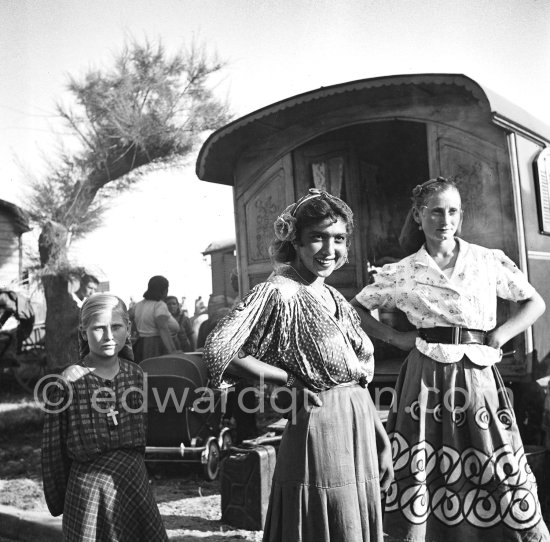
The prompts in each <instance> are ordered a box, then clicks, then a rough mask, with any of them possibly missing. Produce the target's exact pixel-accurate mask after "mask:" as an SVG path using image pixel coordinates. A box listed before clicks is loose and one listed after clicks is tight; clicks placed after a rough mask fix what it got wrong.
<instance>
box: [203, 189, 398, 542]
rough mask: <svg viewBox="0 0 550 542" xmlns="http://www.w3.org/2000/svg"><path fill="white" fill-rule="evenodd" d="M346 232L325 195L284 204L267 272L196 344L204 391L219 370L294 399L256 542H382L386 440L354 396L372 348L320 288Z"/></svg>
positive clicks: (333, 296) (344, 308) (339, 210)
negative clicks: (203, 365)
mask: <svg viewBox="0 0 550 542" xmlns="http://www.w3.org/2000/svg"><path fill="white" fill-rule="evenodd" d="M352 230H353V215H352V212H351V210H350V208H349V207H348V206H347V205H346V204H345V203H344V202H343V201H342V200H341V199H339V198H337V197H334V196H331V195H330V194H328V193H326V192H321V191H318V190H310V193H309V194H307V195H306V196H304V197H303V198H301V199H300V200H298V201H297V202H296V203H293V204H292V205H290V206H289V207H287V209H285V211H284V212H283V213H282V214H281V215H280V216H279V217H278V218H277V220H276V222H275V235H276V240H275V241H274V243H273V244H272V247H271V249H272V250H271V252H272V255H273V259H274V260H275V262H277V264H278V265H277V266H276V268H275V271H274V272H273V273H272V275H271V276H270V277H269V278H268V279H267V281H266V282H263V283H261V284H258V285H257V286H255V287H254V288H253V289H252V290H251V291H250V292H249V294H248V295H247V296H246V297H245V298H244V299H243V300H242V302H241V303H240V304H239V305H237V307H236V308H235V309H234V310H233V311H232V312H231V313H230V314H229V315H227V316H226V317H224V318H223V319H222V320H221V321H220V322H219V323H218V325H217V327H216V328H215V329H214V331H213V332H212V333H211V334H210V335H209V337H208V340H207V342H206V345H205V350H204V359H205V360H206V362H207V363H208V366H209V371H210V374H211V377H212V381H213V385H215V386H216V385H220V384H221V381H222V376H223V375H224V374H225V375H226V376H227V377H231V376H236V377H242V378H246V379H248V380H253V381H259V380H262V381H263V382H265V383H270V384H275V385H279V386H285V385H287V386H289V387H291V388H292V389H293V390H297V391H298V395H299V397H300V399H305V400H306V401H305V402H304V403H303V405H302V401H297V402H298V404H297V405H296V404H295V405H293V406H294V408H295V410H294V411H293V412H292V414H291V416H290V419H289V422H288V424H287V427H286V429H285V431H284V434H283V438H282V441H281V445H280V448H279V452H278V456H277V464H276V467H275V473H274V476H273V484H272V488H271V497H270V504H269V509H268V514H267V519H266V524H265V528H264V541H268V542H294V541H295V542H297V541H304V542H306V541H308V542H318V541H321V540H323V541H328V540H332V541H334V542H343V541H377V542H382V538H383V534H382V511H381V495H380V489H381V488H382V490H384V489H386V488H387V486H388V485H389V482H390V481H391V476H392V474H391V455H390V449H389V440H388V437H387V435H386V432H385V430H384V428H383V426H382V424H381V422H380V420H379V419H378V416H377V413H376V410H375V408H374V405H373V403H372V400H371V398H370V395H369V392H368V390H366V389H365V386H366V385H367V383H368V382H369V381H370V380H371V379H372V375H373V365H374V363H373V362H374V360H373V357H372V343H371V342H370V340H369V338H368V337H367V336H366V335H365V334H364V332H363V330H362V329H361V326H360V321H359V318H358V316H357V313H356V312H355V310H353V308H352V307H351V306H350V305H349V303H348V302H347V301H346V300H345V299H344V297H343V296H342V295H341V294H340V293H339V292H338V291H337V290H335V289H334V288H331V287H330V286H327V285H326V284H325V279H326V278H327V277H328V276H330V275H331V274H332V272H333V271H335V270H336V269H338V268H339V267H341V266H342V265H344V264H345V262H346V260H347V253H348V247H349V244H350V236H351V233H352ZM295 393H296V392H295ZM308 403H309V404H308Z"/></svg>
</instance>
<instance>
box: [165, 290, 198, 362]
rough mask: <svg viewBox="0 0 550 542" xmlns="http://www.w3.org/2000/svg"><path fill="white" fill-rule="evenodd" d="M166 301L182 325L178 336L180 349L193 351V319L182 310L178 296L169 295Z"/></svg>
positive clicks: (171, 312) (172, 313)
mask: <svg viewBox="0 0 550 542" xmlns="http://www.w3.org/2000/svg"><path fill="white" fill-rule="evenodd" d="M165 302H166V305H167V307H168V310H169V311H170V314H171V315H172V316H173V317H174V319H175V320H176V322H177V323H178V324H179V326H180V328H179V331H178V334H177V336H176V339H177V343H178V344H177V345H176V346H177V347H178V350H182V351H183V352H191V351H192V350H193V327H192V326H191V320H190V319H189V318H188V317H187V316H185V314H183V312H182V311H181V305H180V304H179V301H178V298H177V297H176V296H174V295H169V296H168V297H167V298H166V299H165Z"/></svg>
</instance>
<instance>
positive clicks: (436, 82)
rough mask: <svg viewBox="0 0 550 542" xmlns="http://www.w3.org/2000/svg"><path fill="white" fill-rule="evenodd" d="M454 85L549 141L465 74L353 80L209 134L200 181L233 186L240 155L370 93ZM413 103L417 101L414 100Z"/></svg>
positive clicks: (502, 121) (497, 115) (542, 128)
mask: <svg viewBox="0 0 550 542" xmlns="http://www.w3.org/2000/svg"><path fill="white" fill-rule="evenodd" d="M449 85H453V86H454V87H458V88H459V89H460V92H461V93H462V94H464V95H465V96H466V97H469V98H470V99H473V100H475V101H477V102H481V103H484V104H487V107H488V108H490V111H491V112H492V116H493V119H494V121H495V122H496V123H498V124H499V125H501V126H504V127H505V128H506V129H509V130H511V131H514V132H519V133H523V134H526V135H528V136H530V137H532V138H534V139H536V140H538V141H540V142H542V143H543V144H548V143H550V127H549V126H547V125H545V124H544V123H542V122H541V121H539V120H538V119H537V118H536V117H534V116H532V115H530V114H529V113H527V112H526V111H524V110H523V109H521V108H520V107H518V106H516V105H515V104H513V103H511V102H509V101H508V100H506V99H505V98H502V97H501V96H499V95H498V94H496V93H495V92H493V91H492V90H490V89H488V88H486V87H482V86H481V85H479V83H477V82H475V81H474V80H473V79H470V78H469V77H467V76H465V75H461V74H412V75H410V74H409V75H392V76H386V77H375V78H370V79H361V80H358V81H350V82H347V83H341V84H338V85H331V86H328V87H321V88H319V89H316V90H312V91H309V92H305V93H303V94H298V95H296V96H292V97H290V98H286V99H284V100H281V101H279V102H276V103H273V104H270V105H268V106H266V107H263V108H261V109H258V110H257V111H254V112H252V113H249V114H248V115H245V116H243V117H241V118H239V119H236V120H234V121H233V122H230V123H229V124H227V125H225V126H224V127H222V128H220V129H219V130H217V131H215V132H214V133H212V134H211V135H210V137H209V138H208V139H207V140H206V142H205V143H204V145H203V146H202V148H201V150H200V152H199V156H198V159H197V164H196V173H197V175H198V177H199V178H200V179H202V180H205V181H210V182H215V183H221V184H228V185H232V184H233V179H234V178H233V175H234V168H235V164H236V163H237V160H238V159H239V156H240V155H241V154H242V153H243V152H244V151H245V150H246V149H248V148H249V147H252V146H254V145H255V144H257V142H258V141H261V140H264V139H265V138H267V137H270V136H271V135H274V134H276V133H278V132H281V131H283V130H284V129H286V128H287V127H289V126H290V125H292V124H295V123H297V122H299V121H300V119H303V121H304V122H307V119H308V118H311V117H312V116H313V115H315V114H316V113H320V112H323V111H326V110H327V109H329V108H334V109H337V108H339V107H342V106H344V105H349V104H351V103H354V102H355V101H357V102H358V103H359V101H360V100H364V99H365V92H366V91H369V90H374V89H380V88H384V96H385V97H387V96H388V94H389V93H393V94H395V97H396V98H399V97H403V98H406V97H407V96H410V97H413V96H412V94H413V92H414V91H413V90H412V89H413V88H415V89H416V90H418V89H423V90H425V91H426V92H434V91H435V92H438V93H439V94H443V93H444V92H445V90H446V88H448V87H449ZM413 99H414V97H413Z"/></svg>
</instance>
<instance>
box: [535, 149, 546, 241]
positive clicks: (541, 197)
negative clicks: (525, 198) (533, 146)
mask: <svg viewBox="0 0 550 542" xmlns="http://www.w3.org/2000/svg"><path fill="white" fill-rule="evenodd" d="M535 171H536V177H537V187H538V190H537V199H538V208H539V221H540V231H541V233H545V234H547V235H550V148H546V149H543V150H542V151H541V153H540V154H539V155H538V157H537V160H536V161H535Z"/></svg>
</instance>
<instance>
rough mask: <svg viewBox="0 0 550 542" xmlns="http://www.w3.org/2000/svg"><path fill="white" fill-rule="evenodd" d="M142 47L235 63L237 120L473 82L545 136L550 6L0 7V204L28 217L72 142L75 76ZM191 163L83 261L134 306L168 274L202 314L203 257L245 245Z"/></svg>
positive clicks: (100, 3) (105, 1)
mask: <svg viewBox="0 0 550 542" xmlns="http://www.w3.org/2000/svg"><path fill="white" fill-rule="evenodd" d="M145 38H148V39H149V40H153V41H154V40H157V39H160V40H161V41H162V43H163V44H164V45H165V46H166V48H167V50H168V51H172V52H175V51H177V50H178V49H180V48H181V47H184V46H186V45H188V44H189V43H190V42H191V41H192V40H196V41H198V42H201V43H204V44H205V45H206V47H207V49H208V50H209V51H210V52H212V53H217V54H218V56H219V57H220V58H222V59H224V60H225V61H226V62H227V66H226V68H225V70H224V73H223V76H222V77H221V78H220V79H219V80H217V81H216V92H217V93H218V95H219V96H220V97H221V98H227V99H228V101H229V103H230V105H231V109H232V111H233V113H234V115H235V117H236V118H238V117H240V116H242V115H245V114H247V113H249V112H251V111H254V110H256V109H259V108H260V107H263V106H266V105H269V104H271V103H273V102H275V101H278V100H282V99H284V98H288V97H290V96H293V95H295V94H299V93H301V92H306V91H309V90H313V89H315V88H318V87H320V86H327V85H331V84H337V83H343V82H346V81H351V80H355V79H362V78H368V77H377V76H383V75H394V74H407V73H463V74H465V75H467V76H469V77H471V78H472V79H474V80H475V81H477V82H478V83H480V84H482V85H484V86H487V87H489V88H491V89H492V90H493V91H495V92H497V93H498V94H500V95H501V96H503V97H505V98H507V99H508V100H510V101H512V102H514V103H516V104H517V105H518V106H519V107H521V108H523V109H525V110H526V111H528V112H529V113H531V114H532V115H534V116H537V117H539V118H540V120H542V121H543V122H545V123H546V124H548V125H550V100H549V99H548V97H549V96H550V1H548V0H460V1H457V0H332V1H329V0H231V1H228V0H93V1H92V0H0V47H1V50H2V52H3V54H2V55H1V56H0V73H1V74H2V77H1V84H0V198H1V199H5V200H8V201H12V202H14V203H16V204H18V205H20V206H22V207H23V208H24V206H25V193H26V192H25V186H26V185H25V182H26V181H25V177H26V175H25V173H24V172H23V170H22V169H21V166H20V165H19V163H23V164H24V166H25V168H27V169H28V170H30V171H31V172H32V173H33V174H34V175H38V176H39V175H40V174H41V172H43V171H44V163H43V159H42V157H43V156H45V155H51V153H52V152H54V149H55V148H56V145H57V143H58V142H59V140H63V137H64V127H63V126H62V124H60V121H59V119H57V118H56V116H55V103H56V102H58V101H63V100H64V99H65V98H66V91H65V86H66V83H67V81H68V76H69V74H70V75H71V76H76V77H78V76H79V75H82V74H84V73H85V72H86V71H87V70H88V69H89V68H91V67H94V68H101V67H108V66H109V64H110V62H111V61H112V58H113V56H114V55H115V54H116V52H117V51H120V50H121V48H122V46H123V44H124V42H125V41H127V40H128V39H137V40H142V39H145ZM197 152H198V149H197ZM195 160H196V154H194V155H193V156H190V158H189V160H188V164H187V165H185V166H184V167H181V168H179V169H177V170H171V171H164V172H155V173H152V174H151V175H149V176H148V177H147V178H145V179H144V180H142V181H141V182H140V183H139V185H137V186H136V187H135V188H133V189H132V191H131V192H129V193H126V194H124V195H122V196H119V197H118V198H117V199H116V201H113V202H112V206H111V209H110V211H109V212H108V213H107V215H106V219H105V223H104V226H103V227H102V228H101V229H99V230H98V231H96V232H94V233H93V234H90V235H89V236H88V237H87V238H86V239H85V240H84V241H82V242H78V243H77V244H75V245H74V246H73V249H72V252H71V256H72V258H73V260H74V261H75V262H76V263H79V264H80V265H83V266H85V267H88V268H90V269H92V270H97V272H98V273H99V274H101V275H102V278H107V279H108V280H109V282H110V285H111V291H112V292H114V293H116V294H118V295H120V296H121V297H123V298H124V299H125V300H127V301H128V300H129V299H130V297H133V298H134V299H135V300H139V299H140V298H141V296H142V294H143V292H144V290H145V288H146V285H147V281H148V279H149V278H150V277H151V276H152V275H157V274H161V275H165V276H166V277H167V278H168V279H169V281H170V293H172V294H174V295H177V296H178V297H182V296H185V297H186V298H187V300H188V308H189V309H191V311H192V309H193V300H194V299H195V298H196V297H197V296H198V295H201V296H202V297H203V298H207V297H208V295H209V294H210V292H211V282H210V268H209V258H204V257H203V255H202V251H203V250H204V249H205V248H206V247H207V245H208V244H209V243H210V242H212V241H215V240H217V239H226V238H228V237H231V236H232V235H234V215H233V200H232V189H231V187H227V186H224V185H217V184H211V183H205V182H202V181H199V180H198V179H197V177H196V175H195V173H194V165H195ZM25 236H26V238H27V240H26V242H28V243H30V244H34V239H33V237H32V234H31V235H30V234H25Z"/></svg>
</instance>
